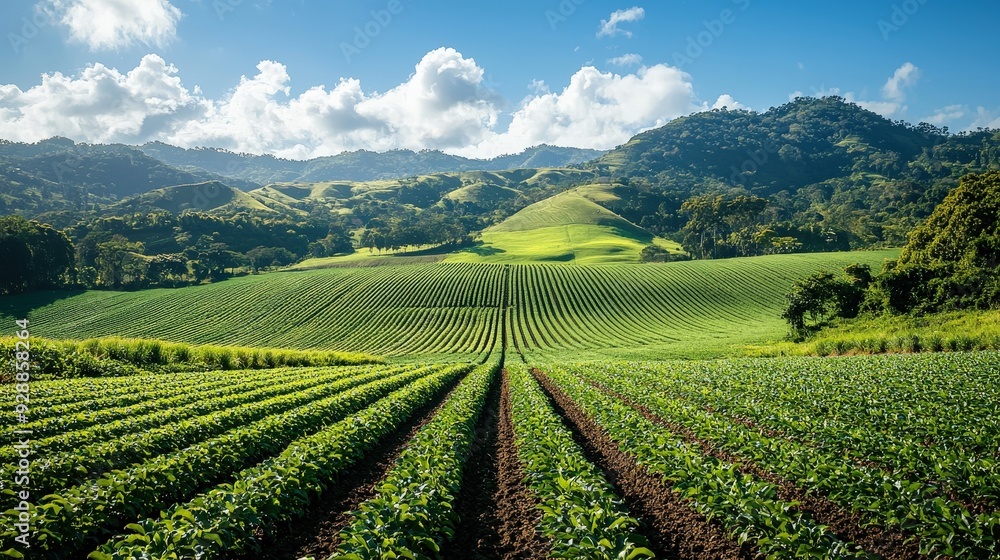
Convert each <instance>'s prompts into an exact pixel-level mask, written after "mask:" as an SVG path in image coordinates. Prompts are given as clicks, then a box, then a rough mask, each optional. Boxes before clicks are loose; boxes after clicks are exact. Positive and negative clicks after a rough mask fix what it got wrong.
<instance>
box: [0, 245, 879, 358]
mask: <svg viewBox="0 0 1000 560" xmlns="http://www.w3.org/2000/svg"><path fill="white" fill-rule="evenodd" d="M896 254H897V252H895V251H888V252H884V251H883V252H863V253H832V254H800V255H776V256H768V257H756V258H747V259H729V260H723V261H692V262H679V263H668V264H663V265H604V266H589V267H564V266H556V265H509V266H500V265H485V264H421V265H410V266H381V267H367V268H338V269H325V270H314V271H305V272H283V273H274V274H267V275H261V276H249V277H243V278H237V279H233V280H229V281H226V282H221V283H217V284H211V285H205V286H197V287H190V288H181V289H176V290H148V291H143V292H129V293H122V292H98V291H91V292H84V293H75V294H74V293H67V292H42V293H33V294H29V295H25V296H18V297H4V298H0V315H2V316H3V320H5V321H8V322H12V321H13V320H14V318H20V317H25V316H26V317H28V318H29V319H30V320H31V322H32V325H33V331H32V332H33V334H36V335H38V336H44V337H48V338H82V337H97V336H108V335H117V336H130V337H142V338H157V339H162V340H169V341H177V342H188V343H196V344H200V343H212V344H227V345H246V346H269V347H287V348H299V349H325V350H351V351H358V352H372V353H376V354H387V355H392V356H406V355H416V356H423V357H425V358H426V357H427V356H444V355H446V354H449V355H451V356H453V357H454V356H459V357H461V356H473V355H481V354H482V353H484V352H486V351H488V350H489V349H490V348H491V346H492V341H493V340H495V339H496V338H498V333H500V332H506V334H507V337H508V347H509V348H513V349H516V350H519V351H522V352H525V353H528V354H533V353H534V354H537V353H541V354H545V355H560V354H571V355H573V356H575V357H581V356H585V355H588V353H589V354H590V355H595V356H596V355H607V354H609V353H611V354H614V355H623V356H634V355H642V356H648V355H664V356H698V355H718V354H724V353H727V352H730V351H731V349H732V348H734V347H735V346H740V345H746V344H755V343H764V342H766V341H768V340H775V339H780V338H781V337H782V336H783V335H784V333H785V330H786V327H785V325H784V323H783V322H782V320H781V319H780V318H779V317H778V315H779V313H780V309H781V306H782V305H783V303H784V293H785V292H786V291H787V290H788V289H789V288H790V286H791V284H792V282H794V280H796V279H797V278H801V277H803V276H805V275H807V274H810V273H812V272H815V271H817V270H819V269H838V268H841V267H843V266H845V265H847V264H849V263H851V262H855V261H860V262H865V263H869V264H871V265H873V266H874V267H878V266H879V265H880V264H881V262H882V260H883V259H886V258H891V257H895V256H896ZM504 301H506V302H507V305H508V308H507V313H506V314H505V313H504V310H503V307H504V306H503V303H504ZM503 317H506V320H507V325H506V329H504V328H503V326H502V325H501V319H502V318H503ZM612 349H613V350H612Z"/></svg>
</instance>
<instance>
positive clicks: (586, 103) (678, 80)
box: [456, 64, 708, 155]
mask: <svg viewBox="0 0 1000 560" xmlns="http://www.w3.org/2000/svg"><path fill="white" fill-rule="evenodd" d="M707 108H708V106H707V105H706V104H704V103H699V102H698V100H697V97H696V96H695V94H694V88H693V86H692V84H691V76H690V75H688V74H687V73H685V72H682V71H681V70H678V69H677V68H673V67H669V66H665V65H662V64H657V65H655V66H651V67H643V68H640V69H639V70H638V71H637V72H636V73H635V74H626V75H618V74H612V73H610V72H600V71H599V70H597V69H596V68H594V67H592V66H586V67H584V68H581V69H580V70H579V71H577V72H576V74H574V75H573V77H572V78H570V82H569V85H568V86H566V88H564V89H563V90H562V91H561V92H558V93H554V92H553V93H545V94H540V95H535V96H532V97H528V98H527V99H525V100H524V101H523V102H522V103H521V106H520V107H519V108H518V109H517V110H516V111H515V112H514V114H513V120H512V121H511V123H510V126H509V127H508V129H507V130H506V131H505V132H502V133H497V134H493V135H492V136H491V137H490V138H488V139H487V140H486V141H484V142H482V143H480V144H479V145H477V146H474V147H469V148H466V149H463V150H456V152H457V153H464V154H466V155H496V154H501V153H512V152H517V151H519V150H523V149H524V148H527V147H530V146H535V145H538V144H542V143H545V144H554V145H561V146H577V147H584V148H597V149H609V148H613V147H615V146H617V145H619V144H622V143H624V142H626V141H627V140H628V139H629V138H631V137H632V136H634V135H635V134H636V133H637V132H639V131H641V130H645V129H649V128H653V127H657V126H662V125H664V124H666V122H667V121H669V120H671V119H674V118H676V117H679V116H682V115H686V114H689V113H692V112H695V111H700V110H705V109H707Z"/></svg>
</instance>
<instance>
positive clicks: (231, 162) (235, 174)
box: [138, 142, 605, 185]
mask: <svg viewBox="0 0 1000 560" xmlns="http://www.w3.org/2000/svg"><path fill="white" fill-rule="evenodd" d="M138 149H140V150H142V151H143V152H145V153H146V154H148V155H150V156H152V157H155V158H157V159H159V160H161V161H164V162H166V163H169V164H170V165H173V166H174V167H177V168H180V169H201V170H205V171H209V172H211V173H216V174H218V175H221V176H223V177H229V178H235V179H243V180H247V181H252V182H254V183H257V184H261V185H264V184H269V183H292V182H310V183H313V182H323V181H374V180H379V179H399V178H402V177H411V176H416V175H427V174H430V173H441V172H454V171H503V170H507V169H523V168H537V167H565V166H567V165H576V164H581V163H584V162H588V161H591V160H594V159H597V158H599V157H600V156H602V155H604V153H605V152H602V151H599V150H588V149H583V148H563V147H558V146H549V145H541V146H536V147H533V148H528V149H527V150H524V151H523V152H521V153H518V154H510V155H504V156H500V157H496V158H493V159H470V158H464V157H461V156H454V155H449V154H446V153H444V152H441V151H438V150H421V151H419V152H414V151H412V150H390V151H387V152H371V151H367V150H358V151H354V152H344V153H342V154H338V155H335V156H328V157H320V158H314V159H309V160H304V161H299V160H287V159H280V158H276V157H274V156H270V155H263V156H259V155H252V154H239V153H235V152H230V151H228V150H223V149H217V148H194V149H185V148H178V147H176V146H171V145H169V144H164V143H162V142H150V143H147V144H143V145H142V146H139V147H138Z"/></svg>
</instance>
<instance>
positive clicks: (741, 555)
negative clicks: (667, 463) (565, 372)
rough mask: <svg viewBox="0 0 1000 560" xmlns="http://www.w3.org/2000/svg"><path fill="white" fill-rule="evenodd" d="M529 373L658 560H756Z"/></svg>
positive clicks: (546, 382) (564, 398) (751, 552)
mask: <svg viewBox="0 0 1000 560" xmlns="http://www.w3.org/2000/svg"><path fill="white" fill-rule="evenodd" d="M532 373H533V374H534V375H535V377H536V378H537V379H538V381H539V383H540V384H541V385H542V388H543V389H544V391H545V393H546V394H547V395H548V396H549V398H550V399H551V400H552V402H553V404H554V406H555V409H556V411H557V412H559V414H561V415H562V416H563V417H564V418H566V419H567V420H568V421H569V422H568V425H569V426H570V428H571V429H572V431H573V432H574V436H575V437H576V438H577V441H578V442H579V443H580V445H581V446H582V447H583V449H584V453H585V455H586V456H587V459H588V460H590V461H591V462H593V463H594V464H596V465H597V466H599V467H600V468H601V469H602V470H603V471H604V474H605V476H606V477H607V479H608V481H609V482H610V483H611V484H612V485H613V486H614V487H615V489H616V490H617V491H618V494H619V495H620V496H622V497H623V498H624V499H625V502H626V505H627V506H628V508H629V511H631V512H632V515H635V516H636V517H638V518H639V519H640V520H641V521H642V522H643V523H644V525H645V526H644V533H645V534H646V535H647V536H648V537H649V540H650V543H651V544H652V545H653V548H654V552H656V553H657V558H676V559H685V560H687V559H698V560H718V559H749V558H754V557H755V556H756V555H757V553H758V550H757V549H756V548H755V547H752V546H750V545H749V544H745V545H743V546H740V545H738V544H737V543H736V542H735V541H734V540H733V539H731V538H729V537H728V536H727V535H726V532H725V531H724V530H723V528H722V527H721V526H719V525H718V524H717V523H715V522H709V521H707V520H706V519H705V517H704V516H702V515H701V514H699V513H698V512H696V511H694V510H693V509H691V508H690V507H688V505H687V504H686V503H685V502H684V500H682V499H681V498H680V497H679V496H678V495H677V494H675V493H674V492H673V490H671V488H670V486H669V485H668V484H666V483H664V482H663V479H662V477H660V476H658V475H655V474H653V473H651V472H649V470H647V469H646V468H645V467H642V466H640V465H639V464H638V463H636V460H635V458H633V457H631V456H629V455H628V454H626V453H624V452H622V451H621V450H620V449H619V448H618V445H617V444H616V443H615V442H614V441H613V440H612V439H611V438H610V437H609V436H608V435H607V433H606V432H605V431H604V430H603V429H601V428H600V427H599V426H598V425H597V424H596V423H595V422H594V421H593V420H591V419H590V418H589V417H588V416H587V415H586V413H584V412H583V411H582V410H580V409H579V408H578V407H577V406H576V404H575V403H573V401H572V400H571V399H570V398H569V397H568V396H567V395H566V394H565V393H563V392H562V391H560V390H559V389H558V388H557V387H556V386H555V384H554V383H552V381H551V380H549V379H548V377H546V376H545V375H544V374H543V373H542V372H541V371H539V370H537V369H533V370H532Z"/></svg>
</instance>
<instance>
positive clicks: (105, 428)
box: [0, 368, 358, 458]
mask: <svg viewBox="0 0 1000 560" xmlns="http://www.w3.org/2000/svg"><path fill="white" fill-rule="evenodd" d="M356 371H358V370H356V369H353V368H351V369H348V368H343V374H344V375H351V374H352V373H353V372H356ZM301 375H302V372H299V371H287V370H284V371H282V370H279V371H271V372H268V373H266V374H259V373H258V374H256V375H251V376H247V377H244V378H243V379H241V380H239V381H237V382H234V381H233V380H232V379H221V380H220V379H216V380H213V381H208V382H206V383H202V384H196V385H191V386H183V385H182V386H175V387H171V388H169V389H161V390H160V391H159V392H157V393H155V394H153V395H149V396H147V398H145V399H143V400H142V401H141V402H138V403H133V404H128V403H129V401H131V400H132V399H131V398H122V397H119V398H117V399H116V398H115V397H111V398H109V399H103V402H101V403H100V404H94V403H92V404H91V405H90V406H88V407H87V408H86V409H84V410H82V411H77V412H74V411H73V408H76V407H73V408H71V407H69V406H55V407H46V406H44V405H42V406H39V407H38V410H40V411H43V414H44V416H42V417H37V416H36V419H35V420H34V421H32V422H27V423H24V424H20V425H19V426H18V429H21V430H29V431H30V432H31V435H32V437H33V438H34V439H35V440H36V442H35V445H34V446H33V447H34V448H35V449H36V450H37V452H39V453H48V452H49V451H52V450H54V448H52V447H49V446H48V445H47V444H46V441H45V439H46V438H52V439H53V440H59V441H61V442H62V443H63V446H71V445H76V444H78V443H88V442H90V443H92V442H93V441H100V440H94V439H91V438H92V437H93V436H97V435H98V433H107V434H108V435H118V434H119V433H127V432H128V431H129V430H132V429H135V428H140V426H141V421H142V420H143V419H144V418H143V417H146V419H152V420H154V421H159V420H160V419H162V420H163V421H162V422H160V423H166V422H171V421H173V420H177V419H181V418H184V417H186V416H196V415H199V414H205V413H207V412H210V411H212V410H215V408H212V407H213V406H217V405H224V404H228V402H229V401H228V400H226V399H224V397H228V396H231V395H236V394H237V393H246V392H250V391H254V390H255V389H258V388H260V387H264V388H265V389H269V390H270V391H272V392H274V393H277V392H278V391H280V389H281V387H280V385H277V384H283V383H285V382H286V381H290V380H294V379H296V378H299V377H301ZM307 379H308V377H307ZM122 400H124V401H125V402H120V401H122ZM235 402H240V401H235ZM36 406H38V405H37V403H36ZM221 407H223V408H224V407H225V406H221ZM39 416H40V415H39ZM115 422H118V423H119V424H124V425H125V426H132V427H128V428H126V429H124V430H116V429H115V426H113V425H112V424H113V423H115ZM95 424H101V426H100V430H99V431H96V430H88V433H87V434H86V435H87V438H85V439H79V440H74V439H73V438H72V437H71V434H72V433H73V431H74V430H82V429H83V428H86V427H88V426H94V425H95ZM153 425H156V424H150V426H153ZM4 436H5V437H4V441H6V440H7V438H9V437H12V434H11V433H10V432H8V433H5V434H4ZM101 439H105V438H101ZM43 448H44V449H43ZM4 451H6V450H4ZM3 457H4V455H3V454H0V458H3Z"/></svg>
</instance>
